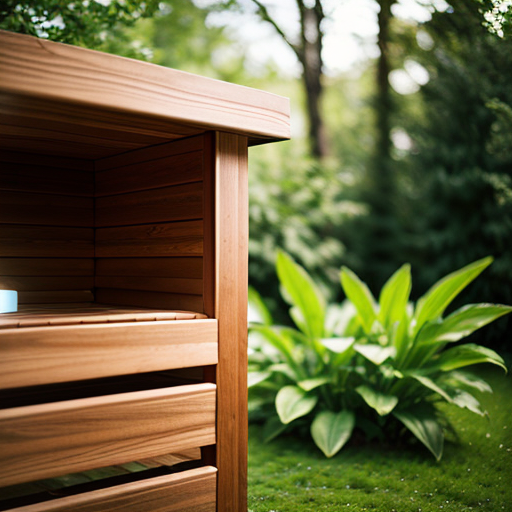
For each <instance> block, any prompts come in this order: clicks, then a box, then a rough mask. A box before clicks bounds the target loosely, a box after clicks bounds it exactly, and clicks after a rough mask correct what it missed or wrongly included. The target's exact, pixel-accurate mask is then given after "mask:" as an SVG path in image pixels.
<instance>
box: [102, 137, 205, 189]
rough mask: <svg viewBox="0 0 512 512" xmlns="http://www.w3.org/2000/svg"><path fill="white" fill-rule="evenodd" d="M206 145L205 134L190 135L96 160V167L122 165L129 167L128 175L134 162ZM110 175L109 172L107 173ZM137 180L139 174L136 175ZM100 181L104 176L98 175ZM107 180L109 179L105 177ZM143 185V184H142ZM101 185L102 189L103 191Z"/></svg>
mask: <svg viewBox="0 0 512 512" xmlns="http://www.w3.org/2000/svg"><path fill="white" fill-rule="evenodd" d="M203 147H204V143H203V135H198V136H195V137H188V138H186V139H180V140H178V141H172V142H166V143H164V144H159V145H156V146H151V147H149V148H142V149H138V150H137V151H130V152H129V153H122V154H120V155H114V156H111V157H107V158H102V159H101V160H97V161H96V162H94V168H95V170H96V172H97V173H100V172H101V171H107V170H111V169H116V168H119V167H122V168H124V169H127V172H128V175H131V174H132V172H134V171H132V170H131V166H132V164H135V165H138V164H141V163H144V162H152V164H153V163H155V160H160V159H166V158H168V157H173V156H178V155H183V154H185V153H192V152H195V151H202V150H203ZM107 175H108V174H107ZM139 177H140V176H139ZM135 178H136V179H135V181H136V182H137V176H135ZM98 179H99V180H100V183H103V181H102V180H103V177H101V176H98ZM105 181H106V182H108V181H109V179H105ZM112 185H113V186H116V185H117V186H121V187H122V186H123V185H122V184H119V183H115V182H113V183H112ZM140 185H142V184H140ZM101 186H102V185H100V191H101Z"/></svg>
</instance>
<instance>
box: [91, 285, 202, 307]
mask: <svg viewBox="0 0 512 512" xmlns="http://www.w3.org/2000/svg"><path fill="white" fill-rule="evenodd" d="M96 300H97V301H99V302H103V303H105V304H117V305H120V306H138V307H141V308H154V309H182V310H186V311H199V312H201V313H202V312H203V298H202V297H201V296H198V295H188V294H178V293H160V292H151V291H149V292H147V291H138V290H116V289H111V288H97V289H96Z"/></svg>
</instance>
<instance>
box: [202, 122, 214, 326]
mask: <svg viewBox="0 0 512 512" xmlns="http://www.w3.org/2000/svg"><path fill="white" fill-rule="evenodd" d="M204 138H205V150H204V164H203V208H204V210H203V232H204V233H203V303H204V309H203V311H204V312H205V314H207V315H208V316H209V317H210V318H213V317H214V316H215V158H216V157H215V155H216V135H215V134H214V133H212V132H210V133H207V134H206V135H205V137H204Z"/></svg>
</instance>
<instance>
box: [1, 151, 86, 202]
mask: <svg viewBox="0 0 512 512" xmlns="http://www.w3.org/2000/svg"><path fill="white" fill-rule="evenodd" d="M2 159H3V155H2ZM0 189H1V190H17V191H25V192H38V193H45V194H46V193H47V194H63V195H69V196H86V197H92V196H93V195H94V175H93V174H92V173H91V172H86V171H77V170H73V169H60V168H58V167H51V166H43V165H38V164H37V163H36V164H22V163H13V162H5V161H3V162H1V163H0Z"/></svg>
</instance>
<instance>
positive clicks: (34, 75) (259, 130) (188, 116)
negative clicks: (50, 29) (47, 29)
mask: <svg viewBox="0 0 512 512" xmlns="http://www.w3.org/2000/svg"><path fill="white" fill-rule="evenodd" d="M0 49H1V53H0V74H1V75H2V82H1V84H0V93H1V95H2V98H1V99H0V103H1V104H3V105H6V106H9V105H13V104H17V105H19V98H21V97H29V98H30V97H32V98H35V99H39V100H42V101H44V102H45V103H46V104H47V105H48V109H49V110H52V106H53V105H54V104H59V105H61V106H62V105H66V104H67V105H69V106H70V107H74V108H75V112H73V114H74V115H75V116H76V115H78V116H80V115H81V113H82V112H83V111H88V112H89V113H94V111H95V110H98V111H101V110H104V111H107V112H108V111H110V112H123V113H126V117H127V118H128V119H126V120H129V115H130V114H134V115H140V114H142V115H144V116H145V117H146V118H147V119H149V118H152V117H153V118H155V119H157V120H158V121H162V120H165V121H167V122H171V123H179V124H181V125H184V126H187V125H188V126H191V127H202V128H203V130H204V129H206V128H209V129H220V130H226V131H231V132H236V133H240V134H246V135H249V136H251V137H253V138H256V139H286V138H289V135H290V130H289V102H288V100H287V99H285V98H281V97H279V96H276V95H273V94H269V93H265V92H262V91H258V90H255V89H250V88H247V87H240V86H237V85H233V84H228V83H223V82H220V81H217V80H211V79H208V78H203V77H198V76H195V75H192V74H189V73H184V72H180V71H176V70H172V69H167V68H163V67H159V66H155V65H153V64H148V63H145V62H139V61H133V60H128V59H123V58H120V57H117V56H113V55H107V54H105V53H101V52H94V51H90V50H86V49H83V48H76V47H72V46H68V45H62V44H59V43H53V42H49V41H46V40H40V39H36V38H33V37H30V36H24V35H19V34H13V33H9V32H2V33H1V34H0ZM18 110H19V109H18ZM77 111H78V112H77ZM30 114H31V115H32V116H35V114H36V113H35V112H34V111H33V110H32V111H31V112H30ZM55 114H56V112H55V110H54V115H55ZM40 116H41V114H40V113H39V115H38V116H35V117H37V118H39V119H41V117H40ZM62 120H63V121H64V122H69V118H66V117H64V118H63V119H62ZM130 124H132V126H136V125H134V124H133V123H130Z"/></svg>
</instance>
